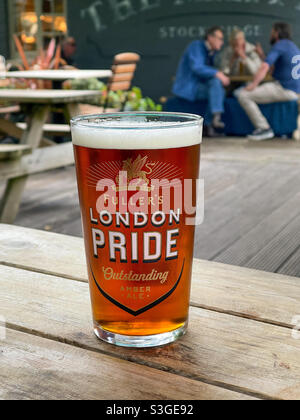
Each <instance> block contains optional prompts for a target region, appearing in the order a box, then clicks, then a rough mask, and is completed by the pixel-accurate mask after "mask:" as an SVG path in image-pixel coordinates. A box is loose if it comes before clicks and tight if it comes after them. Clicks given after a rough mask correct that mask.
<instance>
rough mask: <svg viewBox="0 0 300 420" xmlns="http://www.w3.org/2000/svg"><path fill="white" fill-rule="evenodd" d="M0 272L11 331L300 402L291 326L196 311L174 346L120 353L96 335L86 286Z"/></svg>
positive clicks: (299, 344)
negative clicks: (187, 330)
mask: <svg viewBox="0 0 300 420" xmlns="http://www.w3.org/2000/svg"><path fill="white" fill-rule="evenodd" d="M69 263H72V261H69ZM0 270H1V282H0V296H1V297H0V302H1V312H2V314H3V316H4V318H5V319H6V321H7V323H8V326H9V327H11V328H14V329H18V330H22V331H24V332H27V333H31V332H33V333H34V334H35V335H41V336H43V337H47V338H51V339H52V340H56V341H61V342H65V343H68V344H71V345H73V346H74V345H75V346H77V347H82V348H84V349H86V350H93V351H96V352H104V353H105V354H110V355H112V356H115V357H118V358H122V359H125V360H129V361H134V362H135V363H138V364H141V365H145V366H148V367H152V368H156V369H159V370H165V371H166V370H167V371H169V372H172V373H176V374H177V375H180V376H185V377H187V378H190V379H194V380H200V381H205V382H208V383H211V384H214V385H217V386H224V387H226V388H228V389H231V390H234V391H237V392H242V393H245V394H247V395H251V396H255V397H260V398H283V399H289V398H291V396H292V397H293V398H300V388H299V383H300V359H299V350H300V341H299V340H294V339H293V338H292V336H291V330H290V329H288V328H282V327H279V326H273V325H269V324H266V323H260V322H257V321H253V320H249V319H243V318H240V317H236V316H231V315H227V314H223V313H222V314H220V313H216V312H213V311H211V310H204V309H199V308H195V307H193V308H191V314H190V328H189V332H188V334H187V335H186V336H185V337H184V338H183V339H181V340H179V341H178V342H176V343H174V344H172V345H170V346H166V347H163V348H154V349H147V350H143V351H139V350H134V349H121V348H117V347H115V346H111V345H108V344H106V343H103V342H101V341H97V340H95V338H94V337H93V334H92V324H91V319H90V298H89V292H88V285H87V284H85V283H80V282H75V281H70V280H67V279H62V278H60V277H55V276H46V275H44V274H41V273H32V272H29V271H23V270H17V269H15V268H10V267H4V266H2V267H0Z"/></svg>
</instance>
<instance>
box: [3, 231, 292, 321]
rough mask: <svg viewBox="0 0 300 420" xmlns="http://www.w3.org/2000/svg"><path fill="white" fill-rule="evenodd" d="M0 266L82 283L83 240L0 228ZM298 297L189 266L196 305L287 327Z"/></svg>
mask: <svg viewBox="0 0 300 420" xmlns="http://www.w3.org/2000/svg"><path fill="white" fill-rule="evenodd" d="M69 261H72V264H70V263H69ZM0 263H2V264H6V265H8V266H16V267H19V268H23V269H26V270H31V271H36V272H41V273H45V274H49V273H50V274H52V275H56V276H61V277H65V278H69V279H75V280H78V281H80V282H86V281H87V269H86V261H85V255H84V247H83V240H82V239H79V238H74V237H70V236H64V235H58V234H54V233H49V232H43V231H36V230H32V229H26V228H19V227H16V226H10V225H0ZM299 296H300V281H299V279H297V278H294V277H288V276H281V275H276V274H275V275H274V274H271V273H264V272H261V271H257V270H249V269H245V268H240V267H234V266H229V265H224V264H219V263H214V262H209V261H200V260H195V261H194V267H193V283H192V302H193V305H195V306H199V307H203V308H211V309H214V310H217V311H220V312H227V313H230V314H231V313H233V314H236V315H240V316H243V317H249V318H255V319H258V320H261V321H266V322H269V323H272V324H278V325H282V326H288V327H290V328H291V327H292V318H293V317H294V315H297V314H298V312H299Z"/></svg>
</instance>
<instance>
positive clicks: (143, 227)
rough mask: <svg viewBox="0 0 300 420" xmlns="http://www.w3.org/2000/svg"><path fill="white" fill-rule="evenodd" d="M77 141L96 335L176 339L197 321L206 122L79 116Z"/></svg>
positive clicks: (135, 342) (135, 340)
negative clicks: (193, 294)
mask: <svg viewBox="0 0 300 420" xmlns="http://www.w3.org/2000/svg"><path fill="white" fill-rule="evenodd" d="M72 137H73V144H74V150H75V160H76V167H77V179H78V190H79V198H80V204H81V212H82V220H83V230H84V238H85V246H86V256H87V265H88V272H89V283H90V292H91V301H92V308H93V317H94V329H95V333H96V335H97V336H98V338H100V339H102V340H105V341H107V342H109V343H112V344H116V345H120V346H128V347H152V346H157V345H162V344H166V343H169V342H172V341H174V340H176V339H177V338H178V337H180V336H181V335H182V334H184V333H185V331H186V329H187V322H188V313H189V298H190V284H191V273H192V260H193V249H194V231H195V226H194V223H191V222H190V221H191V220H192V217H191V216H195V215H193V214H191V213H190V210H189V211H187V208H190V207H189V206H191V205H195V202H196V180H197V179H198V176H199V162H200V145H201V140H202V119H201V118H200V117H197V116H193V115H186V114H169V113H162V114H158V113H122V114H106V115H99V116H88V117H78V118H75V119H74V120H73V121H72ZM186 180H189V181H188V182H189V185H190V187H189V188H187V184H186V182H187V181H186ZM187 200H188V201H189V203H187V204H188V205H189V206H186V201H187ZM192 207H193V206H192Z"/></svg>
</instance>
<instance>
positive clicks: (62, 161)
mask: <svg viewBox="0 0 300 420" xmlns="http://www.w3.org/2000/svg"><path fill="white" fill-rule="evenodd" d="M73 164H74V155H73V146H72V144H71V143H66V144H62V145H58V146H53V147H47V148H43V149H36V150H34V152H33V153H32V154H30V155H25V156H22V158H21V159H20V162H19V163H18V164H16V165H15V166H13V165H11V164H10V163H9V162H3V163H2V164H1V168H0V181H2V180H6V179H12V178H17V177H20V176H24V175H32V174H37V173H40V172H45V171H48V170H51V169H55V168H60V167H62V166H68V165H73Z"/></svg>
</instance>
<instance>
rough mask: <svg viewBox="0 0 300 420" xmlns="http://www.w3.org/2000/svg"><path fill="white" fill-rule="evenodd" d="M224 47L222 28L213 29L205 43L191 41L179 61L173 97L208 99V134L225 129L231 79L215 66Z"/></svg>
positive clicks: (207, 35)
mask: <svg viewBox="0 0 300 420" xmlns="http://www.w3.org/2000/svg"><path fill="white" fill-rule="evenodd" d="M223 44H224V34H223V31H222V29H221V28H220V27H217V26H215V27H213V28H210V29H209V30H208V31H207V33H206V37H205V40H203V41H199V40H198V41H194V42H192V43H191V44H190V45H189V46H188V48H187V49H186V51H185V52H184V55H183V57H182V59H181V61H180V64H179V68H178V71H177V75H176V80H175V83H174V86H173V94H174V95H176V96H177V97H179V98H183V99H186V100H188V101H191V102H194V101H197V100H202V99H206V100H208V109H207V113H206V116H205V122H206V125H207V126H208V127H209V134H210V135H214V134H215V130H216V129H217V130H220V129H223V128H224V124H223V123H222V113H223V112H224V100H225V89H224V86H229V84H230V79H229V78H228V77H227V76H226V75H225V74H224V73H223V72H221V71H219V70H218V69H217V68H216V67H215V58H216V55H217V52H218V51H220V50H221V49H222V46H223Z"/></svg>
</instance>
